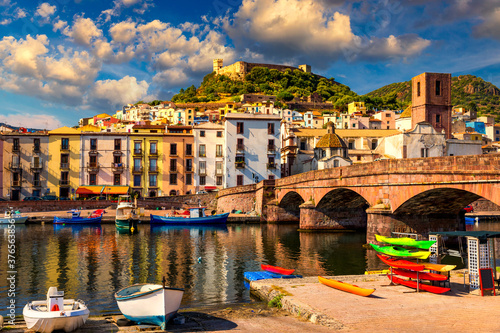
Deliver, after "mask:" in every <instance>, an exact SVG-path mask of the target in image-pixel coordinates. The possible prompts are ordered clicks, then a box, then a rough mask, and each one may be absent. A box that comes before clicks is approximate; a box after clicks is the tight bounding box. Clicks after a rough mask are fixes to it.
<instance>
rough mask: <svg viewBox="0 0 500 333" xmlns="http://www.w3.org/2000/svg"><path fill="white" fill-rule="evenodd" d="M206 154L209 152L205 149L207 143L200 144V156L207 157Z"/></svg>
mask: <svg viewBox="0 0 500 333" xmlns="http://www.w3.org/2000/svg"><path fill="white" fill-rule="evenodd" d="M205 156H207V153H206V151H205V145H200V149H199V157H205Z"/></svg>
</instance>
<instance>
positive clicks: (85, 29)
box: [63, 17, 102, 46]
mask: <svg viewBox="0 0 500 333" xmlns="http://www.w3.org/2000/svg"><path fill="white" fill-rule="evenodd" d="M63 33H64V34H65V35H66V36H68V37H71V38H73V40H74V41H75V42H76V43H77V44H80V45H84V46H90V44H91V42H92V41H93V40H95V39H96V38H99V37H101V36H102V30H101V29H99V28H98V27H97V26H96V25H95V23H94V21H92V20H91V19H89V18H83V17H77V18H76V19H75V21H74V23H73V27H72V28H70V27H66V28H65V29H64V31H63Z"/></svg>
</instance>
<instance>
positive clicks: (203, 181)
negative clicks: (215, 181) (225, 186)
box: [200, 176, 207, 185]
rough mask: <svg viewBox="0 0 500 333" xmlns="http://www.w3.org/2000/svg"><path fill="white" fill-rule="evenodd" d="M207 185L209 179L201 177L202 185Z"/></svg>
mask: <svg viewBox="0 0 500 333" xmlns="http://www.w3.org/2000/svg"><path fill="white" fill-rule="evenodd" d="M206 183H207V177H206V176H200V185H205V184H206Z"/></svg>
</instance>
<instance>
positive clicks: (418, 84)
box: [417, 82, 420, 97]
mask: <svg viewBox="0 0 500 333" xmlns="http://www.w3.org/2000/svg"><path fill="white" fill-rule="evenodd" d="M417 97H420V82H417Z"/></svg>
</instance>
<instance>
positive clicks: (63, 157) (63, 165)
mask: <svg viewBox="0 0 500 333" xmlns="http://www.w3.org/2000/svg"><path fill="white" fill-rule="evenodd" d="M61 168H66V169H67V168H69V155H68V154H61Z"/></svg>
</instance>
